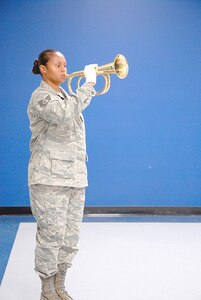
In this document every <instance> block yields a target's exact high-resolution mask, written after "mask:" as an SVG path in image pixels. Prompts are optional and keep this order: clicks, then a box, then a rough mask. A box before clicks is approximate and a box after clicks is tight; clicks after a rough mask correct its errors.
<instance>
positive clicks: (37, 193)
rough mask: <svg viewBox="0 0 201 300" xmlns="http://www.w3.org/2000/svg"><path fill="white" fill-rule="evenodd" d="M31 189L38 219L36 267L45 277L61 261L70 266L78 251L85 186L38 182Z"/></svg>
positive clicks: (32, 207) (56, 269) (33, 209)
mask: <svg viewBox="0 0 201 300" xmlns="http://www.w3.org/2000/svg"><path fill="white" fill-rule="evenodd" d="M29 191H30V201H31V209H32V213H33V216H34V217H35V219H36V222H37V233H36V241H37V244H36V249H35V270H36V272H37V273H38V274H39V275H40V276H42V277H44V278H46V277H50V276H53V275H54V274H56V273H57V271H58V265H59V264H67V266H68V267H70V266H71V264H72V260H73V258H74V256H75V255H76V253H77V252H78V248H77V243H78V240H79V233H80V225H81V221H82V217H83V210H84V202H85V189H84V188H69V187H62V186H47V185H40V184H38V185H32V186H30V188H29ZM47 208H48V209H47Z"/></svg>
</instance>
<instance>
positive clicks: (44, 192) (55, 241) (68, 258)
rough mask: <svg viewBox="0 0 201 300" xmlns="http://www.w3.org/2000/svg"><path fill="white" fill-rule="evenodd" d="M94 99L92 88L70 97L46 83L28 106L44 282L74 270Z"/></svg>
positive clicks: (86, 86) (31, 176) (40, 271)
mask: <svg viewBox="0 0 201 300" xmlns="http://www.w3.org/2000/svg"><path fill="white" fill-rule="evenodd" d="M94 95H95V90H94V88H93V87H91V86H90V85H89V84H88V83H85V84H84V85H82V87H80V88H78V89H77V91H76V94H73V95H71V96H68V95H67V93H66V92H65V91H64V90H63V89H62V88H61V92H59V93H58V92H56V91H55V90H54V89H52V88H51V87H50V86H49V85H48V84H47V83H46V82H44V81H43V80H42V81H41V84H40V86H39V87H38V88H37V89H36V90H35V91H34V92H33V94H32V96H31V99H30V102H29V106H28V111H27V112H28V117H29V120H30V129H31V133H32V136H31V141H30V151H31V158H30V161H29V169H28V183H29V192H30V202H31V209H32V213H33V215H34V217H35V219H36V222H37V233H36V250H35V270H36V271H37V273H38V274H39V275H40V276H42V277H43V278H48V277H51V276H52V275H54V274H56V272H57V271H58V265H59V264H61V263H65V264H67V265H68V267H70V266H71V264H72V260H73V258H74V256H75V254H76V253H77V251H78V249H77V242H78V239H79V231H80V224H81V221H82V216H83V209H84V199H85V187H86V186H87V184H88V182H87V168H86V158H87V154H86V142H85V124H84V119H83V115H82V112H83V110H84V109H85V108H86V107H87V106H88V105H89V104H90V101H91V99H92V96H94Z"/></svg>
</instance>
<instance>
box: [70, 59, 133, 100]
mask: <svg viewBox="0 0 201 300" xmlns="http://www.w3.org/2000/svg"><path fill="white" fill-rule="evenodd" d="M128 69H129V68H128V62H127V60H126V58H125V56H123V55H122V54H118V55H117V56H116V57H115V59H114V61H113V62H112V63H109V64H105V65H102V66H97V67H96V75H97V76H103V77H104V79H105V86H104V88H103V89H102V90H101V91H98V92H96V95H102V94H105V93H107V91H108V90H109V88H110V85H111V80H110V75H111V74H116V76H118V77H119V78H120V79H124V78H125V77H126V76H127V75H128ZM74 77H79V78H78V82H77V87H78V88H79V87H80V81H81V79H82V78H84V77H85V76H84V71H83V70H82V71H77V72H73V73H71V74H66V78H67V80H68V83H67V85H68V89H69V92H70V93H71V94H73V90H72V86H71V82H72V80H73V78H74Z"/></svg>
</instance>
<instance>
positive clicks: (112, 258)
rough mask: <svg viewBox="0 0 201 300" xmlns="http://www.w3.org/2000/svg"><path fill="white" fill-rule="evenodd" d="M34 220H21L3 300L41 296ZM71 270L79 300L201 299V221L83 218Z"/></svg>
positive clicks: (31, 299) (70, 282)
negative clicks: (88, 220) (85, 220)
mask: <svg viewBox="0 0 201 300" xmlns="http://www.w3.org/2000/svg"><path fill="white" fill-rule="evenodd" d="M35 230H36V225H35V223H21V224H20V227H19V230H18V234H17V237H16V240H15V243H14V246H13V249H12V253H11V256H10V259H9V263H8V266H7V269H6V273H5V276H4V278H3V282H2V285H1V289H0V299H1V300H39V299H40V280H39V279H38V276H37V275H36V274H35V272H34V271H33V268H34V265H33V262H34V247H35ZM79 246H80V251H79V253H78V254H77V256H76V258H75V260H74V265H73V267H72V268H71V270H70V271H69V274H68V275H69V276H68V280H67V281H68V286H69V289H68V290H69V293H70V294H71V295H72V296H73V298H74V299H75V300H201V224H200V223H83V224H82V231H81V238H80V243H79Z"/></svg>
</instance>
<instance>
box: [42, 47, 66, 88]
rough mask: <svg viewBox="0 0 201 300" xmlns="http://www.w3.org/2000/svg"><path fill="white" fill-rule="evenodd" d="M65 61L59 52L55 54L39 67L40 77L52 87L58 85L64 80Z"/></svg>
mask: <svg viewBox="0 0 201 300" xmlns="http://www.w3.org/2000/svg"><path fill="white" fill-rule="evenodd" d="M66 64H67V63H66V59H65V57H64V56H63V54H61V53H60V52H56V53H55V54H54V55H52V56H51V58H50V59H49V60H48V62H47V63H46V66H41V69H40V70H41V73H42V77H43V79H44V80H45V81H47V82H49V83H52V84H53V85H59V84H61V83H63V82H64V81H65V80H66V73H67V69H66Z"/></svg>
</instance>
